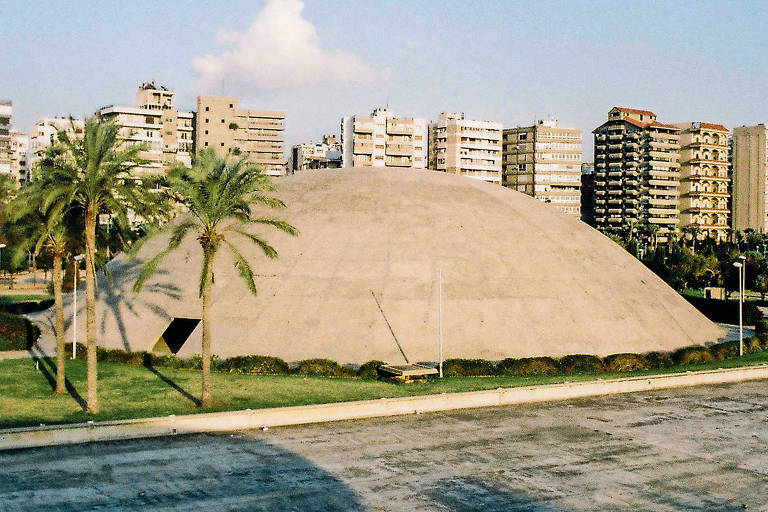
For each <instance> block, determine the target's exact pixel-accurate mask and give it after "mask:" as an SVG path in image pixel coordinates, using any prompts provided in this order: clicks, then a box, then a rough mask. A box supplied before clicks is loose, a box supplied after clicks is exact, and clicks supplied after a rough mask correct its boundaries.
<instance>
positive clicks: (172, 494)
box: [0, 382, 768, 512]
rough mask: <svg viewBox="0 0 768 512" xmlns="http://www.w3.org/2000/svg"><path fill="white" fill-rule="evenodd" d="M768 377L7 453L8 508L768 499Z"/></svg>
mask: <svg viewBox="0 0 768 512" xmlns="http://www.w3.org/2000/svg"><path fill="white" fill-rule="evenodd" d="M766 386H768V384H766V383H765V382H749V383H741V384H733V385H723V386H710V387H700V388H688V389H680V390H665V391H659V392H654V393H639V394H633V395H622V396H613V397H600V398H595V399H583V400H578V401H571V402H564V403H555V404H539V405H526V406H515V407H504V408H495V409H480V410H472V411H464V412H451V413H435V414H424V415H420V416H409V417H400V418H389V419H376V420H360V421H347V422H340V423H333V424H324V425H312V426H302V427H290V428H276V429H270V430H268V431H266V432H264V431H250V432H239V433H236V434H232V435H229V434H226V435H194V436H187V437H178V438H160V439H152V440H138V441H121V442H112V443H101V444H91V445H81V446H74V447H56V448H46V449H33V450H24V451H18V452H5V453H1V454H0V467H2V468H3V470H2V478H0V510H4V511H17V510H54V511H64V510H67V511H68V510H302V511H312V510H317V511H320V510H373V511H376V510H415V511H419V510H425V511H426V510H443V511H462V512H464V511H470V510H484V511H521V510H531V511H532V510H544V511H550V512H561V511H587V510H654V511H666V510H710V511H711V510H715V511H717V510H722V511H730V510H744V508H747V509H748V510H768V505H766V504H767V503H768V454H767V453H766V452H765V447H766V442H767V441H768V428H766V427H767V426H768V423H767V421H768V397H767V396H766V393H765V391H766Z"/></svg>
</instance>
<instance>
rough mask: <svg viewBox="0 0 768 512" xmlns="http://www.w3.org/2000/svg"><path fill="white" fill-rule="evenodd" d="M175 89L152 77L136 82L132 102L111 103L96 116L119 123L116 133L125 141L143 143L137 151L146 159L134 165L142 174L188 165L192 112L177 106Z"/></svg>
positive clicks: (190, 151)
mask: <svg viewBox="0 0 768 512" xmlns="http://www.w3.org/2000/svg"><path fill="white" fill-rule="evenodd" d="M175 99H176V93H175V92H174V91H172V90H170V89H168V88H166V87H164V86H162V85H158V84H156V83H155V82H154V81H152V82H145V83H143V84H141V85H140V86H139V89H138V91H137V92H136V97H135V100H134V106H133V107H129V106H119V105H110V106H108V107H103V108H101V109H99V110H98V111H97V112H96V116H98V117H100V118H102V119H105V120H109V121H113V122H115V123H117V125H118V126H119V127H120V132H119V134H118V137H119V138H120V139H122V140H124V141H125V142H126V143H127V144H136V145H138V144H143V145H144V146H145V148H146V149H145V150H144V151H142V152H141V153H140V156H141V158H142V159H144V160H146V161H147V162H148V163H146V164H143V165H141V166H139V167H138V168H137V172H139V173H143V174H160V173H163V172H164V171H165V170H167V168H168V167H170V166H172V165H174V164H176V163H181V164H184V165H190V164H191V163H192V154H193V142H194V141H193V137H192V133H193V132H192V131H193V124H194V114H193V113H192V112H179V111H177V110H176V103H175Z"/></svg>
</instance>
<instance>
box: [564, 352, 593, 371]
mask: <svg viewBox="0 0 768 512" xmlns="http://www.w3.org/2000/svg"><path fill="white" fill-rule="evenodd" d="M603 369H604V365H603V360H602V359H600V358H599V357H597V356H593V355H587V354H574V355H570V356H565V357H561V358H560V370H562V372H563V373H598V372H602V371H603Z"/></svg>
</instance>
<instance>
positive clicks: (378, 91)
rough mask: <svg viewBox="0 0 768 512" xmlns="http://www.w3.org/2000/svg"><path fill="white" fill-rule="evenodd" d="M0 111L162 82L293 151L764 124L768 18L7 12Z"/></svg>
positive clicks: (108, 5)
mask: <svg viewBox="0 0 768 512" xmlns="http://www.w3.org/2000/svg"><path fill="white" fill-rule="evenodd" d="M3 3H4V5H3V16H2V17H0V41H1V45H2V47H3V54H4V55H3V58H2V59H0V98H7V99H11V100H13V102H14V119H13V124H14V127H15V128H16V129H19V130H22V131H28V130H29V127H30V126H31V124H32V123H33V122H34V121H35V120H36V119H38V118H41V117H45V116H50V115H67V114H70V113H71V114H73V115H77V116H82V115H90V114H92V113H93V112H94V111H95V110H96V109H97V108H99V107H101V106H103V105H108V104H130V103H131V102H132V100H133V94H134V92H135V89H136V87H137V86H138V84H139V83H140V82H142V81H144V80H149V79H152V78H155V79H157V80H158V81H159V82H161V83H163V84H166V85H167V86H169V87H171V88H173V89H175V90H176V91H177V92H178V95H179V98H178V104H179V106H180V107H181V108H183V109H187V110H192V109H194V104H195V96H196V95H197V94H201V93H212V94H220V93H221V92H222V91H223V92H224V93H226V94H231V95H235V96H238V97H239V98H240V104H241V106H243V107H246V108H265V109H282V110H285V111H286V112H287V139H288V143H295V142H299V141H303V140H308V139H315V140H317V139H318V138H319V137H320V136H321V134H322V133H327V132H330V133H338V132H339V121H340V118H341V117H342V116H343V115H349V114H355V113H361V114H364V113H367V112H369V111H370V110H371V109H372V108H373V107H375V106H378V105H382V104H384V103H387V102H388V103H389V106H390V108H392V109H393V110H394V111H395V112H396V113H399V114H402V115H415V116H419V117H424V118H426V119H428V120H429V119H434V118H436V117H437V114H438V113H439V112H441V111H462V112H465V113H466V114H467V116H469V117H474V118H480V119H491V120H497V121H502V122H503V123H504V125H505V126H516V125H519V124H525V123H530V122H531V121H532V120H533V119H534V118H537V117H538V118H541V117H544V116H546V115H548V114H551V115H553V116H555V117H557V118H558V119H560V121H561V123H564V124H567V125H572V126H577V127H579V128H581V129H582V130H584V132H585V136H584V139H585V142H584V151H585V157H587V158H589V157H591V153H592V141H591V135H590V134H589V132H590V131H591V130H592V129H594V128H595V127H596V126H597V125H599V124H600V123H601V122H602V120H603V119H604V118H605V115H606V113H607V111H608V110H609V109H610V108H611V107H612V106H614V105H623V106H629V107H635V108H644V109H650V110H653V111H655V112H656V113H657V114H658V116H659V120H661V121H665V122H678V121H711V122H721V123H724V124H726V126H728V127H733V126H739V125H742V124H754V123H760V122H765V121H768V102H767V101H766V85H768V52H767V51H766V48H768V31H766V30H765V29H764V23H765V20H766V19H768V2H747V1H739V2H722V1H720V2H714V1H696V2H689V1H677V2H650V1H643V2H629V1H628V2H598V1H594V2H582V1H569V2H566V1H563V2H547V1H535V2H530V1H528V2H513V1H472V2H468V1H463V2H450V1H448V0H442V1H428V0H422V1H419V2H413V1H394V0H393V1H376V2H374V1H367V0H357V1H341V0H323V1H319V0H307V1H305V2H304V3H303V4H302V3H301V2H299V0H271V1H266V0H265V1H226V0H217V1H216V2H198V1H193V0H189V1H174V0H164V1H163V2H157V1H143V0H135V1H132V2H123V1H111V0H101V1H100V2H98V3H95V2H94V3H93V4H94V5H87V6H86V5H85V2H75V1H66V0H59V1H54V0H50V1H35V0H6V1H5V2H3Z"/></svg>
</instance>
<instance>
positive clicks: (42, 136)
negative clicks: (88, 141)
mask: <svg viewBox="0 0 768 512" xmlns="http://www.w3.org/2000/svg"><path fill="white" fill-rule="evenodd" d="M61 131H63V132H66V133H67V135H69V136H70V137H73V136H82V133H83V120H82V119H74V118H69V117H46V118H43V119H40V120H39V121H37V122H36V123H35V124H34V125H33V126H32V130H31V131H30V132H29V153H28V155H27V161H28V163H29V169H30V170H34V167H35V163H36V162H37V161H38V160H39V159H40V157H41V156H42V155H43V153H44V152H45V149H46V148H47V147H49V146H51V145H53V144H55V143H56V142H58V140H59V132H61Z"/></svg>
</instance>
